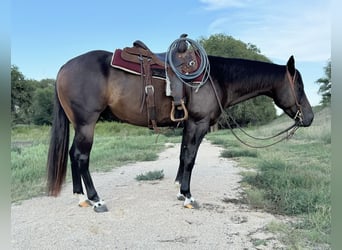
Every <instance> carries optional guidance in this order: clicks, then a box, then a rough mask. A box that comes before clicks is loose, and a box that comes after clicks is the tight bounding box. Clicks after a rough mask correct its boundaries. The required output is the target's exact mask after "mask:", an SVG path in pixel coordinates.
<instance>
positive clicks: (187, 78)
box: [165, 34, 210, 90]
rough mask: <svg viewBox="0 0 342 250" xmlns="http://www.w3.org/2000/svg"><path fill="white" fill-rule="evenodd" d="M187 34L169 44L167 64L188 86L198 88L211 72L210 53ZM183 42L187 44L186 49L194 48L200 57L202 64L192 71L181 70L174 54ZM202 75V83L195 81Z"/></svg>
mask: <svg viewBox="0 0 342 250" xmlns="http://www.w3.org/2000/svg"><path fill="white" fill-rule="evenodd" d="M186 36H187V35H186V34H184V35H181V37H180V38H178V39H177V40H175V41H174V42H173V43H171V45H170V46H169V48H168V50H167V52H166V58H165V60H166V62H167V63H165V65H167V64H168V65H169V66H170V67H171V69H172V70H173V72H174V73H175V74H176V76H177V77H178V78H179V79H180V80H181V81H182V82H183V83H184V84H186V85H187V86H189V87H192V88H197V90H198V89H199V88H200V87H201V86H203V85H204V84H205V83H206V82H207V80H208V78H209V74H210V64H209V60H208V55H207V53H206V51H205V49H204V48H203V47H202V46H201V45H200V44H199V43H198V42H196V41H194V40H192V39H190V38H187V37H186ZM181 43H185V44H186V47H187V48H186V50H189V51H191V50H193V51H194V52H195V55H196V57H198V58H200V64H199V67H198V69H197V70H195V71H194V72H191V73H183V72H182V71H181V70H179V68H178V67H179V66H180V65H176V63H175V61H174V59H173V55H174V54H175V52H178V51H177V50H178V49H179V45H180V44H181ZM188 63H193V62H188ZM201 75H202V79H201V81H200V83H198V82H196V83H194V82H193V80H194V79H196V78H198V77H199V76H201Z"/></svg>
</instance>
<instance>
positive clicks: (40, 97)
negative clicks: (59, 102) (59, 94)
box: [32, 86, 54, 125]
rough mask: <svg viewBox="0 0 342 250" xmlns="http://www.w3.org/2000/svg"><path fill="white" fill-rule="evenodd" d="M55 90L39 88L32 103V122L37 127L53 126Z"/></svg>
mask: <svg viewBox="0 0 342 250" xmlns="http://www.w3.org/2000/svg"><path fill="white" fill-rule="evenodd" d="M53 95H54V88H53V87H51V86H47V87H45V88H37V90H36V91H35V93H34V101H33V103H32V121H33V123H34V124H36V125H51V123H52V114H53Z"/></svg>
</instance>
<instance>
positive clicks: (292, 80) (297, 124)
mask: <svg viewBox="0 0 342 250" xmlns="http://www.w3.org/2000/svg"><path fill="white" fill-rule="evenodd" d="M286 74H287V77H288V80H289V84H290V89H291V92H292V94H293V97H294V99H295V105H296V107H297V112H296V115H295V116H294V118H293V119H294V121H295V123H294V124H293V125H291V126H289V127H288V128H286V129H284V130H283V131H281V132H279V133H277V134H275V135H272V136H269V137H263V138H260V137H255V136H252V135H250V134H248V133H247V132H246V131H245V130H244V129H242V127H241V126H240V125H239V124H238V123H237V122H236V120H235V119H234V118H233V116H232V115H231V114H229V112H226V111H225V110H224V108H223V106H222V104H221V101H220V99H219V96H218V93H217V90H216V88H215V84H214V81H213V80H212V78H211V76H210V75H209V80H210V83H211V86H212V88H213V90H214V93H215V96H216V99H217V102H218V105H219V107H220V110H221V112H222V114H226V115H227V116H228V117H229V118H230V119H231V120H232V121H233V122H234V124H235V125H236V127H237V128H239V130H241V131H242V132H243V133H244V134H245V135H247V136H248V137H250V138H252V139H254V140H270V139H273V138H276V137H278V136H280V135H282V134H284V133H287V134H286V135H285V136H284V137H282V138H280V139H279V140H277V141H275V142H272V143H270V144H267V145H261V146H257V145H251V144H249V143H247V142H245V141H243V140H242V139H241V138H240V137H239V136H238V135H237V134H236V133H235V132H234V130H233V128H232V126H231V125H230V123H229V121H228V119H226V124H227V125H228V127H229V129H230V130H231V132H232V134H233V135H234V136H235V137H236V139H237V140H238V141H240V142H241V143H242V144H244V145H246V146H248V147H251V148H266V147H270V146H273V145H275V144H277V143H279V142H281V141H283V140H288V139H290V138H291V137H292V136H293V135H294V133H295V132H296V131H297V129H298V128H299V127H300V125H302V124H303V112H302V107H301V105H300V104H299V102H298V98H297V95H296V92H295V80H296V77H297V71H295V74H294V76H293V78H292V77H291V75H290V72H289V70H288V69H286Z"/></svg>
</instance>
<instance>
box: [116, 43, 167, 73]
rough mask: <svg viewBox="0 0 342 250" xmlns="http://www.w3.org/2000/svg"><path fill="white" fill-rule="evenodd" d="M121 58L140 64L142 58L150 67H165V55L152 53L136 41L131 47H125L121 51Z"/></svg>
mask: <svg viewBox="0 0 342 250" xmlns="http://www.w3.org/2000/svg"><path fill="white" fill-rule="evenodd" d="M121 57H122V58H123V59H124V60H127V61H129V62H134V63H141V60H142V57H146V58H148V59H149V64H150V65H153V64H157V65H159V66H162V67H165V57H166V53H153V52H152V51H151V50H150V49H149V48H148V47H147V46H146V45H145V44H144V43H143V42H142V41H140V40H136V41H135V42H134V43H133V47H131V48H128V47H126V48H124V49H123V50H122V53H121Z"/></svg>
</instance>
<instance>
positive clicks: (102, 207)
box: [93, 201, 108, 213]
mask: <svg viewBox="0 0 342 250" xmlns="http://www.w3.org/2000/svg"><path fill="white" fill-rule="evenodd" d="M93 208H94V211H95V212H96V213H103V212H108V208H107V206H106V204H105V203H104V201H99V202H96V203H94V206H93Z"/></svg>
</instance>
